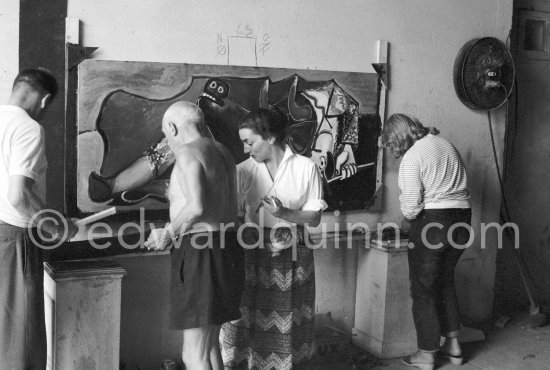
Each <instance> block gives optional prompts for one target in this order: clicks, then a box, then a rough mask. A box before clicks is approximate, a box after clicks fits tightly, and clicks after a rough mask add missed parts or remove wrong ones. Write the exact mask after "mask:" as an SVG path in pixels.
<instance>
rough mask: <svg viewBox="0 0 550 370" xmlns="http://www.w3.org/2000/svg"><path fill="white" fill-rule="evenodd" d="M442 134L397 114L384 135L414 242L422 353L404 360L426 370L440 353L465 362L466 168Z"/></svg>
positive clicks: (411, 253)
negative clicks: (459, 283) (458, 280)
mask: <svg viewBox="0 0 550 370" xmlns="http://www.w3.org/2000/svg"><path fill="white" fill-rule="evenodd" d="M437 133H438V131H437V130H436V129H433V128H427V127H424V126H423V125H422V123H421V122H420V121H418V120H417V119H415V118H412V117H409V116H407V115H404V114H394V115H392V116H391V117H390V118H389V119H388V121H387V122H386V123H385V125H384V129H383V131H382V144H383V145H384V146H385V147H388V148H389V149H390V150H391V151H392V152H393V153H394V154H395V156H396V157H397V158H398V157H402V160H401V164H400V167H399V176H398V181H399V187H400V189H401V196H400V197H399V200H400V203H401V211H402V213H403V216H404V217H405V218H404V221H405V224H407V223H410V230H409V241H410V242H412V243H413V244H412V245H413V247H412V248H411V249H410V250H409V253H408V257H409V274H410V281H411V294H412V300H413V308H412V311H413V318H414V324H415V327H416V334H417V341H418V351H417V352H416V353H414V354H412V355H411V356H408V357H406V358H404V359H403V362H404V363H405V364H407V365H410V366H414V367H418V368H421V369H424V370H432V369H433V368H434V362H435V361H434V360H435V355H436V354H438V355H440V356H441V357H444V358H446V359H448V360H450V361H451V362H452V363H453V364H461V363H462V352H461V348H460V345H459V343H458V338H457V337H458V331H459V329H460V322H459V312H458V302H457V298H456V293H455V284H454V271H455V266H456V264H457V262H458V259H459V258H460V256H461V254H462V252H463V251H464V248H466V247H467V246H468V245H469V244H470V243H471V240H470V236H471V235H470V230H471V228H470V224H471V214H472V213H471V210H470V192H469V189H468V179H467V174H466V169H465V167H464V164H463V162H462V159H461V157H460V154H459V153H458V151H457V150H456V148H455V147H454V146H453V145H452V144H451V143H450V142H448V141H447V140H445V139H443V138H442V137H439V136H436V135H437ZM440 335H442V336H444V337H445V343H444V344H443V346H442V347H441V348H440ZM438 351H439V352H438ZM437 352H438V353H437Z"/></svg>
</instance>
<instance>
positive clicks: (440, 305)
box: [408, 208, 472, 351]
mask: <svg viewBox="0 0 550 370" xmlns="http://www.w3.org/2000/svg"><path fill="white" fill-rule="evenodd" d="M471 217H472V212H471V210H470V209H454V208H453V209H427V210H424V211H422V212H421V213H420V214H419V215H418V217H417V218H416V219H415V220H413V221H412V222H411V229H410V232H409V241H410V242H412V243H414V244H413V245H414V247H413V248H412V249H410V250H409V253H408V257H409V277H410V281H411V295H412V301H413V307H412V313H413V319H414V325H415V328H416V336H417V341H418V348H419V349H422V350H425V351H434V350H437V349H438V348H439V342H440V336H441V334H442V333H443V335H445V334H447V333H449V332H453V331H457V330H459V329H460V320H459V312H458V302H457V298H456V292H455V282H454V272H455V266H456V264H457V262H458V259H459V258H460V256H461V255H462V252H464V248H465V247H466V244H467V243H468V240H469V238H470V231H469V229H467V228H466V227H464V226H462V227H456V228H455V229H454V230H453V231H452V232H451V233H449V229H450V228H451V226H452V225H454V224H456V223H465V224H467V225H471ZM423 230H424V237H423ZM449 234H451V235H449ZM451 241H452V242H454V243H455V244H457V245H460V246H461V247H455V246H453V245H452V244H451Z"/></svg>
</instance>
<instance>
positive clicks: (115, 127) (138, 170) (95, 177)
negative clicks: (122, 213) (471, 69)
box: [77, 60, 381, 213]
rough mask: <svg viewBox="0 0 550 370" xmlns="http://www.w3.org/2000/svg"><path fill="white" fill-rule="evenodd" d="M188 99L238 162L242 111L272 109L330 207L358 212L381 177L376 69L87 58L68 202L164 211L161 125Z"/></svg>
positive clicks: (167, 160) (167, 153) (169, 159)
mask: <svg viewBox="0 0 550 370" xmlns="http://www.w3.org/2000/svg"><path fill="white" fill-rule="evenodd" d="M178 100H186V101H192V102H196V103H197V104H198V105H199V106H200V107H201V109H202V110H203V112H204V114H205V120H206V123H207V125H208V127H209V129H210V131H211V133H212V136H213V137H214V139H216V140H218V141H220V142H222V143H223V144H225V145H226V146H227V147H228V148H229V149H230V151H231V153H232V154H233V156H234V157H235V160H236V162H237V163H239V162H242V161H243V160H245V159H246V157H247V155H246V154H245V153H244V151H243V145H242V143H241V142H240V139H239V135H238V124H239V122H240V120H241V119H242V117H244V116H245V115H246V114H247V113H248V112H250V111H251V110H254V109H257V108H273V107H276V108H278V109H280V110H282V111H283V112H285V113H286V115H287V117H288V121H289V132H288V139H287V144H288V145H289V146H290V148H291V149H292V150H293V151H294V152H295V153H298V154H302V155H304V156H306V157H311V158H312V159H313V160H314V161H315V162H316V164H317V165H318V167H319V169H320V170H321V173H322V176H323V182H324V190H325V200H326V201H327V203H328V204H329V206H330V208H331V209H339V210H347V209H364V208H367V207H369V206H370V205H371V203H372V199H373V195H374V194H375V192H376V189H377V184H378V183H379V182H380V177H381V168H380V155H381V151H380V149H379V145H378V138H379V135H380V131H381V119H380V113H379V110H380V107H379V104H380V81H379V78H378V76H377V74H376V73H353V72H330V71H310V70H293V69H281V68H257V67H236V66H213V65H189V64H165V63H144V62H115V61H93V60H88V61H85V62H83V63H82V64H81V65H80V66H79V85H78V107H77V112H78V136H77V155H78V159H77V189H78V190H77V203H78V204H77V206H78V209H79V211H80V212H83V213H86V212H93V211H98V210H101V209H103V208H105V207H107V206H112V205H117V206H122V207H124V208H125V209H128V210H132V209H137V207H145V208H146V209H164V208H166V207H167V204H166V202H167V200H166V195H165V193H166V188H167V184H168V181H169V174H170V171H171V168H172V165H173V162H174V156H173V154H172V152H171V150H170V148H169V147H168V145H167V143H166V140H165V138H164V137H163V134H162V131H161V119H162V116H163V114H164V111H165V110H166V108H167V107H168V106H170V105H171V104H172V103H174V102H175V101H178Z"/></svg>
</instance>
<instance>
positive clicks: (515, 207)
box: [497, 0, 550, 312]
mask: <svg viewBox="0 0 550 370" xmlns="http://www.w3.org/2000/svg"><path fill="white" fill-rule="evenodd" d="M515 8H516V11H517V12H516V24H515V29H514V31H515V32H514V35H515V39H516V40H517V42H516V43H515V44H514V45H515V46H516V48H515V49H516V52H515V54H514V56H515V60H516V76H517V86H516V91H517V102H518V104H517V105H518V107H517V117H516V118H517V121H516V122H513V123H512V126H511V129H510V135H508V137H509V139H508V141H507V163H506V165H507V166H506V173H507V176H506V184H505V186H506V195H507V200H508V206H509V209H510V214H511V218H512V221H514V222H516V223H517V224H518V226H519V229H520V241H521V242H520V249H519V250H518V251H517V252H516V254H517V255H519V256H521V257H522V259H523V261H524V263H525V268H526V269H525V270H526V272H527V277H528V279H529V285H530V288H531V290H532V293H533V295H534V297H535V300H536V301H537V302H538V303H539V304H540V303H546V304H549V303H550V271H549V269H548V266H549V265H550V248H549V246H550V224H549V222H548V220H549V216H550V212H549V209H550V196H549V193H548V181H549V180H550V176H549V174H548V162H549V161H550V151H549V149H548V148H549V145H548V144H549V137H550V127H549V126H548V121H549V120H550V108H549V105H548V99H547V97H548V96H549V94H550V50H547V52H546V55H545V56H543V57H542V58H541V57H540V56H538V57H534V56H533V55H529V54H528V53H526V52H525V51H524V50H522V44H523V42H521V41H520V40H523V37H524V36H525V33H524V30H523V29H522V27H521V26H520V24H521V21H520V18H522V17H523V16H526V15H527V14H528V15H529V16H530V17H532V16H536V17H538V18H539V19H545V20H546V29H545V39H546V45H547V47H549V46H550V42H549V41H548V40H549V38H550V29H548V23H550V4H549V2H548V1H541V0H518V1H516V2H515ZM523 10H527V11H529V13H526V12H524V11H523ZM534 11H536V12H534ZM526 189H529V190H528V191H527V190H526ZM509 250H511V248H510V249H507V250H504V251H503V253H500V255H499V257H500V258H499V263H498V264H497V266H498V270H499V271H498V272H499V274H498V276H502V281H500V280H499V281H498V282H497V283H498V284H497V288H498V290H497V291H502V292H503V294H502V295H501V297H499V298H501V299H499V302H497V303H498V305H497V308H498V309H499V310H500V311H503V312H506V311H509V310H512V309H517V308H518V307H522V306H523V307H525V306H526V305H527V304H529V301H528V297H527V295H526V294H525V289H524V287H523V284H522V283H521V280H520V277H519V275H518V269H517V266H516V263H515V258H514V255H513V254H512V253H510V252H509ZM500 285H501V286H500Z"/></svg>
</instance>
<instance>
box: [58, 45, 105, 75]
mask: <svg viewBox="0 0 550 370" xmlns="http://www.w3.org/2000/svg"><path fill="white" fill-rule="evenodd" d="M96 50H97V47H85V46H81V45H78V44H71V43H66V44H65V67H66V68H67V71H72V70H73V69H74V68H75V67H77V66H78V65H79V64H80V62H82V61H83V60H84V59H87V58H88V57H89V56H90V55H92V53H93V52H94V51H96Z"/></svg>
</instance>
